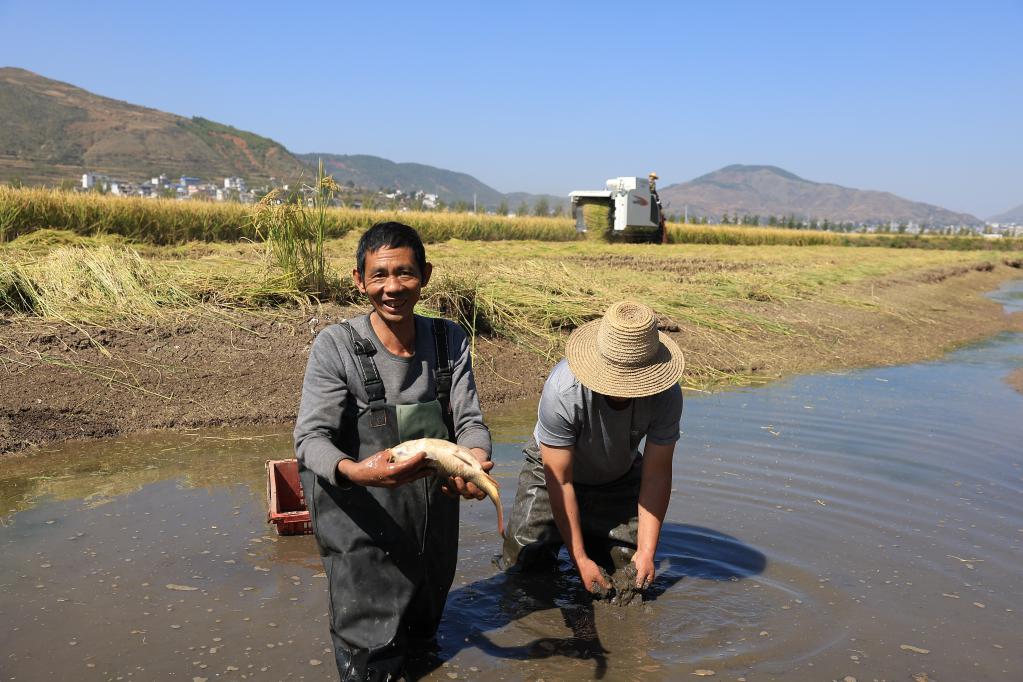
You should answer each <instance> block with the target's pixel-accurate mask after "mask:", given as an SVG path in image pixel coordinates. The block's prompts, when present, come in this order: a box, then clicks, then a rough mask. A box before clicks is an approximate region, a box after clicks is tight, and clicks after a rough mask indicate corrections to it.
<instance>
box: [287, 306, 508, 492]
mask: <svg viewBox="0 0 1023 682" xmlns="http://www.w3.org/2000/svg"><path fill="white" fill-rule="evenodd" d="M348 323H349V324H351V325H352V328H353V329H354V330H355V331H356V332H357V333H358V334H359V335H360V336H362V337H363V338H365V339H368V340H369V341H371V342H372V343H373V345H374V346H375V347H376V349H377V352H376V354H375V355H373V361H374V362H375V363H376V366H377V371H378V372H379V373H380V378H381V380H382V381H383V383H384V389H385V391H386V396H387V402H389V403H392V404H410V403H418V402H423V401H428V400H433V399H434V398H435V397H436V387H435V386H434V380H433V372H434V370H435V369H436V367H437V353H436V350H435V349H434V342H433V328H432V327H433V322H432V320H430V319H428V318H424V317H420V316H419V315H416V316H415V324H416V349H415V354H414V355H413V356H412V357H410V358H403V357H399V356H397V355H394V354H393V353H391V352H390V351H388V350H387V349H386V348H384V345H383V344H382V343H381V342H380V339H379V338H377V335H376V333H375V332H374V331H373V327H372V326H371V325H370V322H369V317H368V316H367V315H360V316H359V317H356V318H353V319H351V320H348ZM444 326H445V327H446V329H447V338H448V353H449V355H450V356H451V365H452V375H451V395H450V403H451V412H452V415H453V417H454V425H455V438H456V442H457V443H458V444H459V445H462V446H464V447H467V448H481V449H483V450H485V451H486V452H488V453H489V452H490V447H491V446H490V431H489V430H488V429H487V427H486V426H485V425H484V423H483V413H482V411H481V410H480V404H479V397H478V396H477V394H476V382H475V380H474V379H473V374H472V360H471V358H470V355H469V343H468V340H467V339H466V336H465V332H464V331H463V330H462V328H461V327H459V326H458V325H457V324H455V323H453V322H450V321H445V325H444ZM347 334H348V333H347V332H346V331H344V330H343V329H342V328H341V327H340V326H339V325H331V326H329V327H327V328H326V329H324V330H322V331H321V332H320V333H319V334H317V336H316V340H315V341H314V342H313V347H312V349H311V350H310V352H309V362H308V364H307V365H306V372H305V380H304V382H303V385H302V403H301V405H300V406H299V408H298V420H297V421H296V423H295V433H294V435H295V456H296V457H297V458H298V460H299V461H300V462H302V463H303V464H304V465H305V466H306V467H307V468H309V469H310V470H311V471H313V472H314V473H315V474H316V475H318V476H320V477H321V478H323V479H325V480H328V481H330V482H331V483H333V484H335V485H339V484H341V483H342V481H338V476H337V473H338V472H337V465H338V462H340V461H341V460H342V459H344V458H348V459H353V460H357V459H358V454H359V453H357V452H342V451H341V450H340V449H338V447H337V446H336V445H335V444H334V443H335V442H336V440H337V439H336V438H335V437H334V435H335V434H336V433H337V432H338V430H339V429H340V428H341V413H342V412H343V410H344V406H345V402H346V401H347V400H355V401H356V404H357V406H358V408H359V410H362V409H363V408H364V407H366V406H367V405H368V402H369V400H368V396H367V394H366V388H365V386H364V385H363V380H362V370H361V368H360V364H359V360H358V358H357V357H356V356H355V354H354V352H353V351H352V350H351V347H350V345H348V343H346V342H345V341H346V337H347Z"/></svg>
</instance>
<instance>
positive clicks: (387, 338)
mask: <svg viewBox="0 0 1023 682" xmlns="http://www.w3.org/2000/svg"><path fill="white" fill-rule="evenodd" d="M369 324H370V326H371V327H373V331H374V332H375V333H376V335H377V338H378V339H380V343H381V344H383V346H384V348H386V349H387V351H388V352H389V353H391V354H393V355H397V356H398V357H402V358H410V357H412V356H413V355H415V354H416V319H415V317H414V316H409V317H408V318H407V319H404V320H402V321H401V322H398V323H390V322H387V321H386V320H384V319H383V318H382V317H380V316H379V315H377V313H376V311H373V312H371V313H370V314H369Z"/></svg>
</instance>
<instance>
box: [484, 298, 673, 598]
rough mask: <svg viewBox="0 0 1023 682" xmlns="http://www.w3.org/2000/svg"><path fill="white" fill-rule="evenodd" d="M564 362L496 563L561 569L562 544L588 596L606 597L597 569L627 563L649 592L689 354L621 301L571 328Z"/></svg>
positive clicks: (636, 306) (639, 308) (549, 386)
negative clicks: (590, 593)
mask: <svg viewBox="0 0 1023 682" xmlns="http://www.w3.org/2000/svg"><path fill="white" fill-rule="evenodd" d="M565 356H566V360H562V361H561V362H559V363H558V364H557V365H556V366H555V367H554V369H553V370H552V371H551V374H550V376H549V377H548V378H547V381H546V383H545V384H544V387H543V393H542V395H541V397H540V406H539V408H538V410H537V423H536V428H535V429H534V431H533V438H532V440H531V441H530V442H529V443H528V444H527V445H526V447H525V449H524V455H525V462H524V463H523V465H522V471H521V473H520V474H519V485H518V490H517V492H516V495H515V505H514V507H513V508H512V512H511V514H510V516H509V520H508V526H507V532H506V533H505V539H504V547H503V552H502V554H501V556H500V557H499V558H498V565H500V566H501V567H502V568H504V569H506V570H509V571H512V572H515V571H526V570H530V569H536V568H541V567H547V568H551V567H556V566H557V554H558V550H559V549H560V547H561V545H562V544H564V545H565V546H566V547H567V549H568V554H569V556H570V557H571V559H572V561H573V562H574V563H575V565H576V568H577V569H578V571H579V576H580V578H582V582H583V585H584V586H585V587H586V589H588V590H591V591H594V590H599V591H601V592H604V591H606V590H608V589H609V588H610V585H609V584H608V581H607V579H606V576H605V574H604V573H602V571H601V569H604V571H608V572H611V571H614V570H628V569H629V566H628V564H629V562H630V561H631V562H632V564H633V565H634V567H635V571H636V577H635V588H636V589H639V590H642V589H645V588H646V587H648V586H649V585H650V582H651V581H652V580H653V578H654V551H655V550H656V549H657V540H658V537H659V535H660V532H661V524H662V523H663V522H664V513H665V511H666V510H667V508H668V499H669V498H670V496H671V462H672V454H673V452H674V449H675V443H676V441H678V439H679V421H680V419H681V417H682V390H681V388H680V387H679V384H678V381H679V378H680V377H681V375H682V369H683V367H684V366H685V361H684V359H683V357H682V352H681V351H680V350H679V348H678V346H677V345H676V344H675V342H674V341H672V340H671V339H670V338H668V337H667V336H666V335H664V334H662V333H660V332H658V331H657V325H656V321H655V319H654V316H653V311H651V310H650V308H648V307H647V306H645V305H642V304H640V303H634V302H631V301H621V302H618V303H615V304H614V305H612V306H611V307H610V308H608V310H607V312H606V313H605V315H604V317H603V318H602V319H600V320H595V321H593V322H590V323H587V324H585V325H583V326H581V327H579V328H578V329H576V330H575V331H574V332H573V333H572V335H571V336H570V337H569V339H568V343H567V345H566V348H565ZM644 437H645V438H646V444H645V446H644V447H643V454H642V455H641V454H640V452H639V449H638V448H639V444H640V441H641V440H642V439H643V438H644Z"/></svg>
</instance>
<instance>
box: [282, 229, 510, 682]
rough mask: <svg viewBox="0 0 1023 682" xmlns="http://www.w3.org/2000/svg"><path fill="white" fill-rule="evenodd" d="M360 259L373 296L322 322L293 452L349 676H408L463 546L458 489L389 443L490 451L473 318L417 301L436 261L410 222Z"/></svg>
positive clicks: (428, 640) (358, 271) (338, 653)
mask: <svg viewBox="0 0 1023 682" xmlns="http://www.w3.org/2000/svg"><path fill="white" fill-rule="evenodd" d="M356 261H357V265H356V268H355V270H354V272H353V273H352V276H353V278H354V279H355V284H356V286H357V287H358V288H359V291H361V292H362V293H364V294H365V295H366V296H367V297H368V298H369V300H370V303H371V304H372V310H371V311H370V312H369V313H368V314H367V315H362V316H359V317H356V318H353V319H351V320H347V321H345V322H342V323H340V324H336V325H332V326H330V327H327V328H326V329H324V330H323V331H322V332H320V333H319V334H318V335H317V337H316V341H315V342H314V343H313V347H312V349H311V351H310V353H309V363H308V366H307V367H306V374H305V382H304V384H303V387H302V403H301V406H300V407H299V414H298V420H297V423H296V425H295V453H296V456H297V458H298V461H299V470H300V472H301V477H302V485H303V488H304V490H305V496H306V500H307V503H308V506H309V510H310V512H311V514H312V523H313V532H314V534H315V536H316V542H317V545H318V546H319V550H320V554H321V556H322V557H323V563H324V566H325V568H326V573H327V578H328V589H329V594H330V632H331V637H332V639H333V642H334V655H335V658H336V660H337V666H338V672H339V673H340V676H341V679H342V680H343V681H347V680H400V679H405V677H406V676H407V674H408V673H407V671H406V667H407V664H408V663H409V661H408V660H407V658H409V657H412V658H416V657H417V656H418V655H419V654H421V653H425V652H427V651H428V650H429V649H430V647H431V646H433V636H434V634H435V632H436V630H437V626H438V624H439V623H440V618H441V613H442V611H443V609H444V602H445V600H446V599H447V594H448V590H449V589H450V587H451V582H452V580H453V578H454V573H455V562H456V558H457V553H458V497H459V496H462V497H465V498H470V499H482V498H483V497H484V493H483V492H482V491H481V490H478V489H477V488H476V487H475V486H474V485H472V484H471V483H468V484H467V483H466V482H465V481H463V480H462V479H461V478H452V479H448V480H439V479H438V478H436V477H430V474H431V473H432V472H431V470H430V469H428V468H427V467H426V463H425V459H424V458H425V455H419V456H416V457H413V458H412V459H410V460H407V461H405V462H402V463H400V464H399V463H395V462H392V461H390V452H389V451H388V448H390V447H392V446H394V445H397V444H398V443H400V442H403V441H406V440H409V439H413V438H427V437H428V438H443V439H447V440H450V441H453V442H457V443H458V444H459V445H463V446H465V447H467V448H470V449H471V450H472V452H473V454H474V455H475V456H476V457H477V458H478V459H479V460H480V462H481V463H483V468H484V470H489V469H490V468H491V467H492V466H493V464H492V463H491V462H490V461H489V459H490V432H489V430H488V429H487V427H486V426H485V425H484V423H483V415H482V413H481V412H480V406H479V399H478V397H477V394H476V384H475V381H474V379H473V374H472V363H471V360H470V356H469V346H468V342H467V340H466V336H465V332H464V331H462V329H461V328H460V327H459V326H458V325H456V324H454V323H453V322H449V321H446V320H440V319H428V318H424V317H420V316H418V315H415V314H414V312H413V311H414V308H415V305H416V303H417V302H418V301H419V297H420V294H421V292H422V288H423V287H424V286H426V284H427V283H428V282H429V281H430V275H431V274H432V271H433V268H432V266H431V265H430V263H428V262H427V261H426V252H425V249H424V248H423V243H422V241H421V239H420V238H419V235H418V234H417V233H416V231H415V230H414V229H412V228H411V227H409V226H407V225H403V224H401V223H395V222H388V223H379V224H377V225H374V226H373V227H371V228H370V229H369V230H367V231H366V233H365V234H364V235H363V236H362V238H361V239H360V240H359V245H358V249H357V252H356Z"/></svg>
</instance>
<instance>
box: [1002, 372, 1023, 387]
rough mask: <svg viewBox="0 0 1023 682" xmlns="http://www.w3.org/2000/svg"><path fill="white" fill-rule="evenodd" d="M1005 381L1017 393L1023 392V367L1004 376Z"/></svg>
mask: <svg viewBox="0 0 1023 682" xmlns="http://www.w3.org/2000/svg"><path fill="white" fill-rule="evenodd" d="M1005 382H1006V383H1007V384H1009V385H1010V386H1012V387H1013V388H1014V389H1016V390H1017V391H1018V392H1019V393H1023V368H1021V369H1017V370H1016V371H1015V372H1013V373H1012V374H1010V375H1009V376H1007V377H1005Z"/></svg>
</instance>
